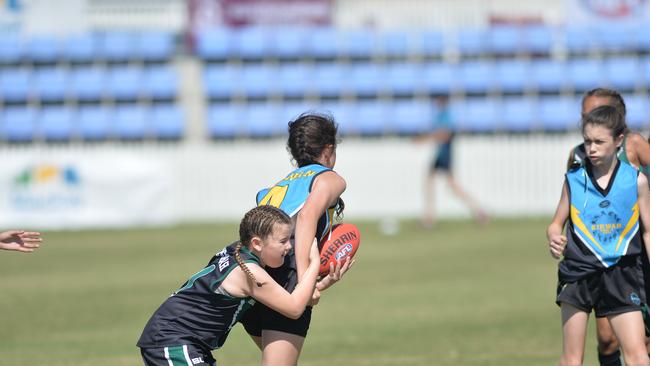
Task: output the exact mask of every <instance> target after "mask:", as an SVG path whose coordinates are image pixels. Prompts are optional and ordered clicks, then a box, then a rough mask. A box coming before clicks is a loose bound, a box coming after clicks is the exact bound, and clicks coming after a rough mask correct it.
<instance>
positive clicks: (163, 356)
mask: <svg viewBox="0 0 650 366" xmlns="http://www.w3.org/2000/svg"><path fill="white" fill-rule="evenodd" d="M291 232H292V225H291V219H290V218H289V216H287V215H286V214H285V213H284V212H283V211H282V210H280V209H277V208H275V207H272V206H260V207H256V208H254V209H252V210H250V211H249V212H248V213H246V215H245V216H244V218H243V219H242V221H241V223H240V226H239V238H240V239H239V241H238V242H236V243H233V244H231V245H229V246H227V247H226V248H224V249H223V250H222V251H220V252H219V253H217V254H216V255H215V256H213V257H212V259H210V261H209V262H208V265H207V266H206V267H205V268H203V269H202V270H200V271H199V272H197V273H196V274H194V275H193V276H192V277H191V278H190V279H189V280H188V281H187V282H185V284H184V285H183V286H181V288H180V289H179V290H177V291H176V292H174V293H173V294H172V295H171V296H170V297H169V298H168V299H167V300H165V302H164V303H163V304H162V305H161V306H160V307H159V308H158V310H156V312H155V313H154V314H153V315H152V317H151V318H150V319H149V322H148V323H147V325H146V326H145V329H144V331H143V333H142V336H141V337H140V339H139V340H138V347H140V348H141V353H142V358H143V360H144V363H145V365H159V366H170V365H172V366H174V365H184V366H186V365H215V360H214V358H213V357H212V354H211V352H210V351H211V350H214V349H217V348H219V347H221V346H222V345H223V344H224V342H225V340H226V337H227V336H228V333H229V332H230V329H231V328H232V327H233V326H234V325H235V324H236V323H237V321H238V320H239V319H240V318H241V316H242V315H243V314H244V313H245V312H246V311H247V310H248V309H249V308H250V307H251V306H252V305H253V304H255V302H256V301H259V302H261V303H263V304H265V305H266V306H268V307H269V308H271V309H273V310H275V311H277V312H279V313H281V314H283V315H284V316H286V317H288V318H292V319H296V318H298V317H300V316H301V315H302V313H303V312H304V310H305V307H306V306H307V303H308V302H309V300H310V299H311V297H312V294H313V292H314V288H315V285H316V277H317V276H318V269H319V265H320V263H319V253H318V249H317V246H316V241H314V243H313V244H312V247H311V251H310V253H309V261H310V262H309V265H308V267H307V269H306V271H305V273H304V275H303V276H302V278H301V281H300V282H299V283H298V285H297V286H296V288H295V289H294V291H293V292H292V293H288V292H287V291H286V290H285V289H284V288H282V287H281V286H280V285H278V284H277V283H276V282H275V281H274V280H273V279H272V278H271V276H270V275H269V274H268V273H267V272H266V271H265V270H264V267H265V266H268V267H271V268H274V267H279V266H281V265H282V263H284V257H285V256H286V255H287V254H288V253H289V251H290V249H291V243H290V238H291Z"/></svg>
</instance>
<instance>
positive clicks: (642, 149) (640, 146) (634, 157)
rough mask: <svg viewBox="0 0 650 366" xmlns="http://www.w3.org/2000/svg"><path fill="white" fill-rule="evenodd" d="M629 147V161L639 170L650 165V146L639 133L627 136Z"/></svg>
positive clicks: (627, 152)
mask: <svg viewBox="0 0 650 366" xmlns="http://www.w3.org/2000/svg"><path fill="white" fill-rule="evenodd" d="M627 145H628V146H627V147H626V151H625V153H626V154H627V159H628V160H629V161H630V163H632V165H634V166H635V167H637V168H639V167H641V166H648V165H650V144H648V141H646V139H645V138H643V136H641V135H639V134H638V133H630V134H628V136H627Z"/></svg>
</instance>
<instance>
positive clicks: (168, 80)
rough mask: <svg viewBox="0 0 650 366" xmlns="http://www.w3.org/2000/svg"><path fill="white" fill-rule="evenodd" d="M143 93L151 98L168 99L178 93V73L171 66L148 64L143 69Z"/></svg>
mask: <svg viewBox="0 0 650 366" xmlns="http://www.w3.org/2000/svg"><path fill="white" fill-rule="evenodd" d="M143 81H144V82H143V88H144V93H145V94H146V95H147V96H148V97H149V98H151V99H155V100H170V99H174V98H176V95H177V93H178V85H179V82H178V75H177V74H176V70H174V69H173V68H172V67H171V66H167V65H164V66H149V67H147V68H145V70H144V80H143Z"/></svg>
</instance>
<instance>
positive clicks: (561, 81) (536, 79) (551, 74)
mask: <svg viewBox="0 0 650 366" xmlns="http://www.w3.org/2000/svg"><path fill="white" fill-rule="evenodd" d="M530 76H531V83H532V84H533V87H534V88H535V89H537V90H538V91H542V92H557V91H561V90H564V89H565V88H566V87H567V77H568V75H567V67H566V64H565V63H563V62H560V61H553V60H535V61H533V62H532V64H531V74H530Z"/></svg>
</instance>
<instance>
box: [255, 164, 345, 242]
mask: <svg viewBox="0 0 650 366" xmlns="http://www.w3.org/2000/svg"><path fill="white" fill-rule="evenodd" d="M331 170H332V169H329V168H326V167H324V166H322V165H319V164H310V165H305V166H303V167H300V168H298V169H296V170H294V171H292V172H291V173H289V174H288V175H287V176H286V177H285V178H284V179H282V180H281V181H279V182H278V183H276V184H275V185H274V186H273V187H270V188H264V189H262V190H261V191H259V192H258V193H257V197H256V201H257V205H258V206H262V205H271V206H274V207H277V208H279V209H281V210H282V211H284V212H285V213H286V214H287V215H289V216H290V217H294V216H295V215H296V214H297V213H298V212H299V211H300V209H301V208H302V206H304V205H305V202H306V201H307V197H308V196H309V193H310V192H311V187H312V184H313V183H314V180H315V179H316V177H317V176H318V175H319V174H321V173H324V172H328V171H331ZM335 208H336V207H335V206H334V207H330V208H329V209H328V210H327V211H326V212H325V214H324V215H323V216H322V217H321V218H320V219H319V220H318V226H317V229H316V238H317V239H318V240H320V239H321V238H322V237H323V236H324V235H325V234H326V233H327V232H328V231H329V229H330V226H331V225H332V215H333V213H334V209H335Z"/></svg>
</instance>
